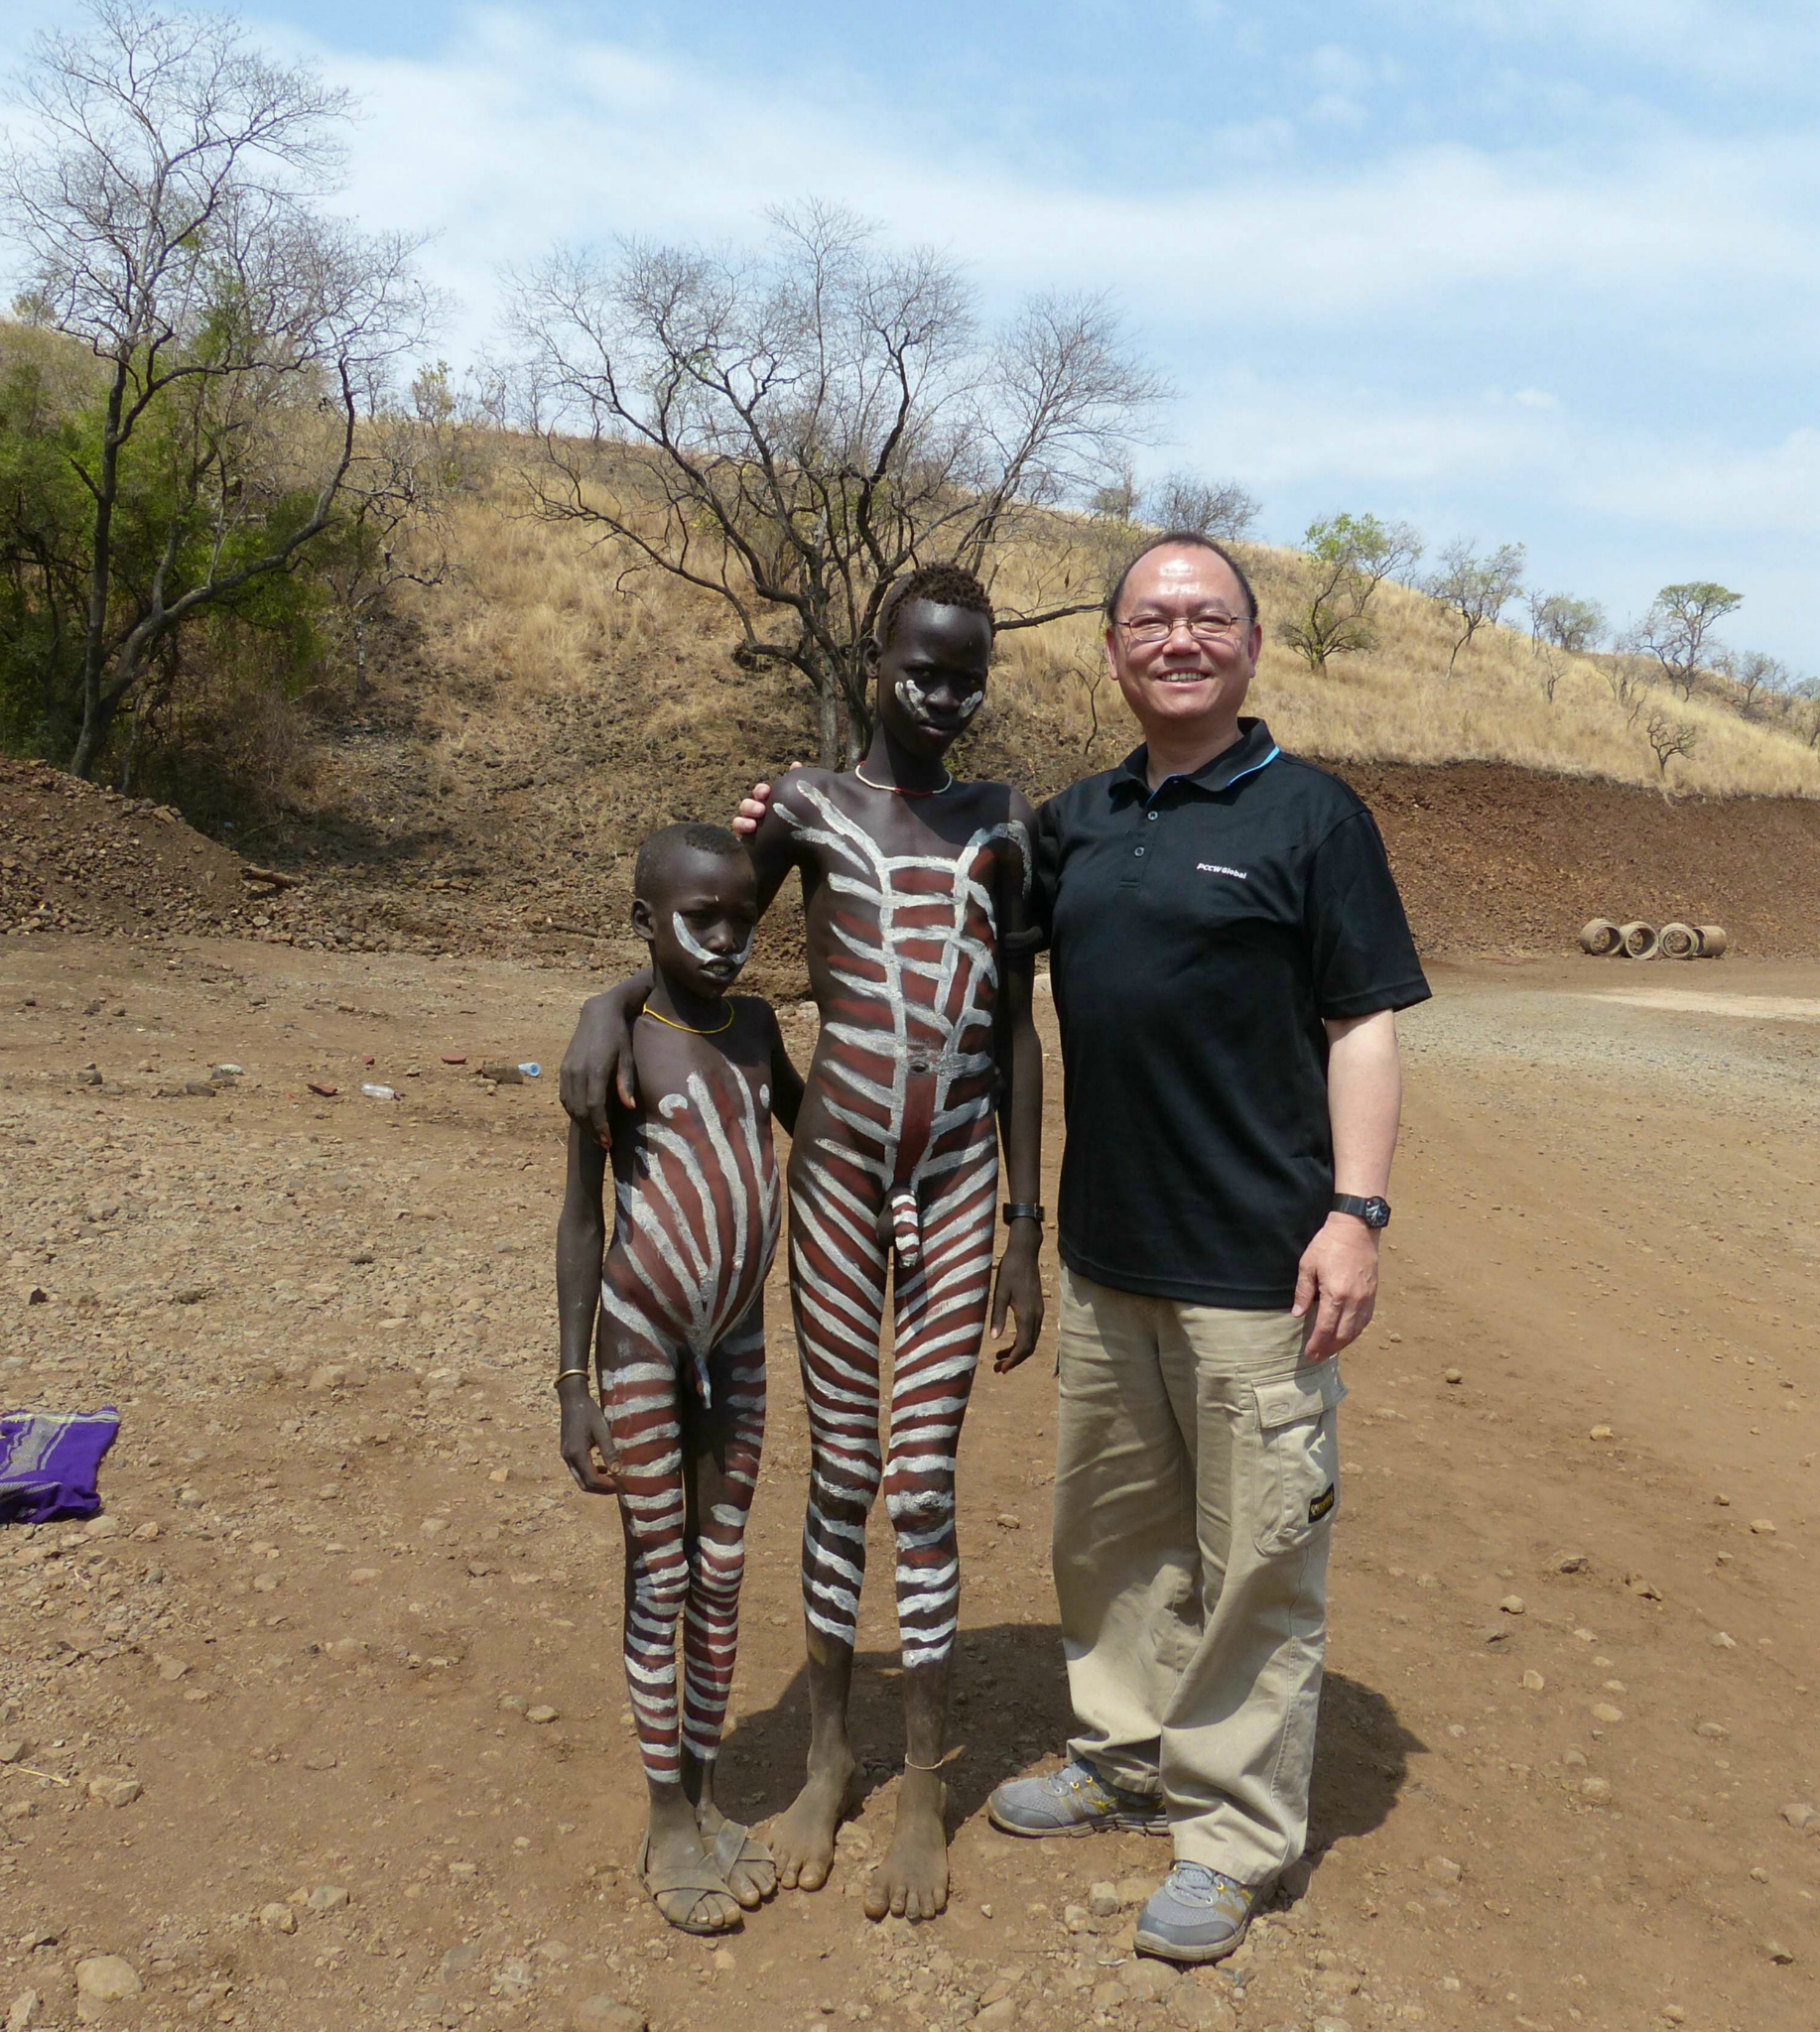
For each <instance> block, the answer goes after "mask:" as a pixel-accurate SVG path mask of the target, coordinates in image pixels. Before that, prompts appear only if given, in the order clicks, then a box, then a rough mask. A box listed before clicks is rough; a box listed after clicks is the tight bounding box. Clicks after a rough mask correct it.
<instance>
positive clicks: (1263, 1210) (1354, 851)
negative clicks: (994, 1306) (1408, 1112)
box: [1036, 719, 1429, 1311]
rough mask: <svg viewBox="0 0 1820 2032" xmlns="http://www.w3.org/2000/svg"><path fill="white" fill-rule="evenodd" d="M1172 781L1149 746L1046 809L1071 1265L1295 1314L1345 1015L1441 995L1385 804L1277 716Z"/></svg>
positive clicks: (1188, 1294)
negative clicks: (1407, 912)
mask: <svg viewBox="0 0 1820 2032" xmlns="http://www.w3.org/2000/svg"><path fill="white" fill-rule="evenodd" d="M1238 725H1239V731H1240V738H1239V740H1238V742H1237V744H1236V746H1235V747H1231V748H1228V749H1227V750H1226V752H1225V753H1224V754H1222V755H1217V756H1216V757H1215V758H1214V760H1213V761H1211V762H1210V763H1208V764H1207V765H1206V767H1205V768H1202V769H1198V770H1196V771H1195V773H1194V774H1193V775H1192V776H1172V777H1170V778H1169V779H1168V780H1167V781H1166V782H1165V783H1163V784H1161V785H1160V786H1159V787H1158V788H1157V789H1156V790H1155V791H1152V790H1151V789H1150V788H1149V786H1148V784H1147V783H1146V781H1145V773H1144V772H1145V764H1146V751H1145V750H1144V749H1143V748H1139V749H1137V751H1136V752H1135V753H1134V754H1132V755H1129V756H1127V757H1126V758H1125V760H1124V761H1123V762H1122V763H1121V764H1120V765H1119V767H1118V768H1116V769H1111V770H1107V771H1106V772H1105V774H1104V775H1101V776H1090V777H1087V778H1086V779H1085V780H1084V781H1082V782H1080V783H1076V784H1072V785H1070V787H1069V788H1068V789H1067V790H1065V791H1063V792H1062V793H1061V794H1060V795H1059V796H1058V797H1054V798H1051V799H1050V801H1049V802H1048V804H1046V805H1045V806H1044V807H1043V809H1042V811H1041V812H1040V813H1039V814H1038V818H1037V884H1036V887H1037V897H1036V914H1037V918H1038V921H1039V923H1040V924H1041V925H1042V926H1043V929H1044V931H1045V932H1046V933H1047V935H1048V938H1049V944H1050V953H1051V957H1050V979H1051V982H1052V984H1053V986H1054V989H1055V1003H1056V1014H1057V1017H1058V1018H1059V1020H1060V1023H1061V1029H1062V1072H1063V1089H1064V1106H1065V1109H1066V1112H1067V1122H1068V1141H1067V1147H1066V1148H1065V1150H1064V1151H1063V1154H1062V1192H1061V1207H1060V1219H1059V1227H1060V1239H1061V1250H1062V1260H1063V1261H1064V1262H1065V1263H1067V1264H1068V1265H1069V1267H1070V1268H1071V1269H1073V1270H1077V1271H1079V1272H1080V1273H1081V1274H1082V1275H1083V1276H1086V1277H1091V1278H1092V1279H1093V1280H1094V1281H1095V1282H1096V1283H1099V1284H1107V1285H1111V1286H1113V1287H1115V1288H1116V1289H1118V1290H1121V1291H1137V1292H1148V1293H1151V1294H1153V1295H1155V1296H1158V1297H1162V1298H1172V1299H1183V1300H1187V1301H1188V1302H1190V1303H1192V1304H1197V1305H1209V1306H1228V1307H1234V1308H1238V1309H1245V1310H1252V1311H1275V1310H1277V1309H1279V1308H1287V1307H1288V1306H1289V1305H1291V1304H1292V1303H1293V1301H1294V1296H1295V1279H1296V1266H1297V1263H1298V1261H1299V1260H1300V1257H1301V1254H1302V1251H1303V1249H1304V1248H1305V1247H1306V1246H1307V1245H1308V1242H1309V1241H1310V1239H1311V1238H1312V1237H1313V1235H1314V1234H1315V1232H1316V1230H1317V1229H1318V1228H1319V1227H1320V1226H1321V1223H1322V1222H1323V1221H1324V1220H1325V1219H1326V1218H1327V1215H1328V1211H1329V1205H1330V1202H1331V1199H1332V1196H1333V1189H1334V1162H1333V1142H1332V1137H1331V1133H1330V1129H1329V1124H1328V1115H1327V1033H1326V1031H1325V1030H1324V1029H1323V1027H1322V1019H1323V1018H1324V1017H1339V1016H1365V1015H1369V1014H1371V1013H1372V1012H1373V1011H1375V1010H1379V1009H1403V1008H1407V1007H1409V1005H1410V1004H1411V1003H1414V1002H1420V1001H1424V1000H1426V999H1427V996H1428V991H1429V990H1428V983H1427V982H1426V981H1425V980H1424V979H1423V977H1422V968H1421V963H1420V962H1419V961H1418V959H1417V958H1416V953H1415V946H1414V943H1413V941H1412V940H1411V939H1410V936H1409V925H1408V921H1407V920H1406V919H1405V917H1404V915H1403V906H1402V900H1401V899H1400V898H1399V897H1398V895H1397V893H1396V884H1395V882H1394V881H1393V880H1392V879H1391V875H1390V867H1389V863H1388V861H1387V860H1386V859H1385V857H1384V847H1383V841H1382V840H1381V839H1380V838H1379V836H1378V831H1377V827H1376V826H1375V825H1374V824H1373V822H1372V819H1371V815H1370V813H1369V812H1368V811H1366V809H1365V806H1364V805H1363V804H1362V803H1361V802H1360V801H1359V799H1358V798H1357V797H1355V796H1354V794H1353V793H1352V791H1350V790H1349V789H1348V788H1347V787H1346V785H1345V784H1343V783H1342V782H1340V781H1339V779H1338V778H1337V777H1333V776H1329V775H1328V774H1327V772H1326V771H1325V770H1321V769H1316V768H1314V767H1313V766H1312V765H1311V764H1309V763H1307V762H1302V761H1298V760H1297V759H1296V757H1295V756H1293V755H1285V754H1284V753H1283V752H1282V751H1281V749H1279V748H1278V747H1277V745H1276V743H1275V742H1274V741H1273V740H1272V739H1271V738H1270V730H1269V728H1268V727H1266V726H1265V725H1264V723H1263V721H1262V720H1261V719H1241V720H1240V721H1239V722H1238Z"/></svg>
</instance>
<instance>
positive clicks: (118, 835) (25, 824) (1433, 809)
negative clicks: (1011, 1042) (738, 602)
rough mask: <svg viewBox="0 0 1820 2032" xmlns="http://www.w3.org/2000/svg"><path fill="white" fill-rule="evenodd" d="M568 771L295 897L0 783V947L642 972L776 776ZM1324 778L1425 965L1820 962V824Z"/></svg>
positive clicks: (770, 951)
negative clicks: (675, 872) (186, 935)
mask: <svg viewBox="0 0 1820 2032" xmlns="http://www.w3.org/2000/svg"><path fill="white" fill-rule="evenodd" d="M556 745H557V747H558V748H559V750H562V749H563V748H564V742H563V740H562V739H561V738H560V737H559V738H558V740H557V743H556ZM765 745H768V743H767V742H766V739H765V735H764V733H763V732H762V731H760V732H758V733H757V734H756V737H755V740H754V746H755V747H762V746H765ZM1105 759H1109V758H1103V757H1102V756H1101V755H1100V754H1099V753H1096V755H1095V756H1094V757H1093V760H1095V761H1096V762H1104V760H1105ZM574 760H575V758H574V757H571V756H568V755H567V754H566V753H565V752H558V753H555V754H552V755H551V756H550V757H549V758H548V762H547V766H546V767H544V768H542V769H540V770H538V771H535V772H531V773H529V774H525V775H523V776H521V777H518V778H514V779H512V780H510V781H509V782H506V783H503V784H501V785H499V786H497V787H494V786H492V785H491V784H490V783H489V782H487V781H480V780H477V779H478V778H480V777H483V775H484V772H473V773H472V775H473V777H474V778H475V779H476V780H474V781H469V780H464V779H461V778H453V779H451V781H450V782H449V783H448V784H446V785H445V786H444V794H443V795H441V796H440V798H439V799H438V800H437V802H436V808H435V823H434V825H432V824H431V823H430V822H429V820H428V819H425V820H424V821H423V823H421V824H420V823H418V819H417V816H416V815H415V808H414V807H412V805H411V801H410V799H409V798H408V797H404V796H403V794H402V793H399V794H398V796H399V798H401V799H402V802H401V803H400V804H399V810H400V812H401V813H402V815H403V818H404V819H406V820H409V821H410V822H411V823H409V824H403V823H401V826H400V836H399V837H398V838H397V839H396V840H395V841H392V842H390V843H383V844H374V843H373V842H371V841H367V842H366V843H365V844H364V845H362V846H359V847H356V846H355V845H354V844H353V843H352V842H351V840H340V841H337V837H336V835H335V834H334V832H333V829H332V828H328V829H326V830H321V831H319V832H318V833H317V834H316V835H315V837H316V842H317V843H316V844H315V845H313V846H312V847H311V849H310V850H309V851H308V852H307V853H300V854H296V855H293V856H291V857H290V858H288V859H287V858H286V857H285V856H284V855H283V854H282V853H281V852H278V851H276V850H275V851H273V852H272V853H271V855H270V856H269V859H270V860H271V861H273V862H276V863H277V864H278V865H277V867H276V868H275V869H274V872H278V873H284V872H288V873H289V875H290V876H291V877H292V879H293V880H294V882H295V884H296V886H294V887H292V888H288V889H284V890H281V891H279V892H277V893H273V892H272V890H271V888H270V887H269V885H267V884H265V883H262V882H256V881H254V880H252V879H250V878H249V874H248V870H247V869H246V867H245V864H244V863H242V862H241V861H240V859H239V857H238V856H237V855H235V854H233V853H232V852H230V851H229V850H227V849H226V848H225V847H223V846H221V845H219V844H218V843H216V842H215V841H213V840H210V839H207V838H205V837H204V836H203V835H202V834H200V833H198V832H196V831H195V830H194V829H193V828H192V827H190V826H186V825H184V824H183V823H182V821H181V820H180V819H178V817H177V815H176V814H175V813H173V812H170V811H169V810H167V809H165V808H162V807H153V806H151V805H148V804H145V803H144V802H142V801H138V800H132V799H123V798H119V797H115V796H114V795H112V794H111V793H109V792H106V791H101V790H97V789H95V788H93V787H92V786H90V785H87V784H79V783H76V782H75V781H74V779H72V778H69V777H66V776H63V775H60V774H59V773H58V772H57V771H55V770H49V769H43V768H39V767H33V766H22V765H19V764H14V763H8V762H5V761H0V930H6V929H23V928H26V927H27V926H30V927H32V928H34V929H44V930H53V929H56V930H63V931H89V932H118V931H121V930H125V929H128V928H132V929H136V930H143V931H147V932H156V933H170V932H182V931H231V930H244V929H251V930H252V931H253V932H254V933H255V936H263V937H266V938H268V939H272V940H276V941H279V942H281V943H284V944H297V945H303V946H319V945H320V946H353V947H358V948H360V949H363V950H366V951H373V952H384V951H388V950H390V951H415V952H423V953H452V954H454V953H486V954H490V955H493V956H497V957H515V958H532V959H543V960H555V961H558V962H559V963H560V962H570V961H579V962H583V963H587V962H591V963H593V964H595V965H602V964H607V965H611V964H617V963H620V962H621V961H623V960H625V959H627V958H629V957H632V956H635V955H634V954H633V953H632V949H631V948H630V947H629V945H625V944H624V941H625V907H626V904H627V903H628V902H629V900H630V899H629V893H628V885H629V880H630V871H631V855H632V849H633V848H635V847H636V845H637V842H638V840H639V839H640V838H641V837H642V836H643V834H644V833H645V832H646V831H647V830H648V829H650V828H651V827H652V826H658V825H662V824H665V823H667V822H668V821H669V820H670V819H672V818H675V817H678V816H683V815H698V816H701V817H704V818H709V819H721V818H724V817H725V816H726V814H727V813H728V812H730V810H731V809H732V806H733V804H734V802H735V800H736V799H737V797H738V795H739V792H740V790H741V789H742V788H743V786H744V785H745V784H746V783H747V782H748V781H749V780H750V778H751V777H752V776H754V775H757V774H760V773H763V774H773V773H775V771H776V770H777V768H778V767H779V766H780V765H779V761H778V758H777V757H775V756H771V757H766V756H765V755H763V754H754V755H752V756H750V757H747V756H744V755H735V754H733V753H732V752H731V750H730V748H729V747H728V745H727V744H726V743H725V742H722V743H720V744H719V746H718V747H717V748H715V751H714V752H713V753H712V754H711V753H708V752H704V753H702V754H701V755H698V756H697V757H696V758H695V759H694V761H693V764H691V763H690V762H688V761H686V760H684V759H683V758H681V757H678V758H677V759H676V760H675V762H674V764H673V766H672V767H670V768H668V769H666V770H664V771H662V772H659V773H657V774H652V773H650V772H644V771H641V770H639V769H636V768H634V767H632V766H631V765H630V764H629V763H627V762H625V761H624V760H623V758H622V759H621V762H620V764H619V766H618V767H617V768H615V767H613V766H611V765H610V763H609V765H608V766H607V767H606V768H605V771H604V774H602V771H601V770H600V769H599V768H595V767H590V768H588V769H587V770H585V771H579V770H577V769H575V768H572V767H571V766H570V765H571V763H572V762H573V761H574ZM970 760H971V764H972V767H973V769H974V771H975V773H977V774H988V773H990V774H1001V773H1002V774H1004V775H1006V776H1009V777H1010V778H1012V779H1013V780H1014V781H1016V782H1018V783H1019V784H1021V785H1022V786H1023V787H1024V788H1026V789H1027V790H1028V791H1029V792H1030V793H1031V795H1032V796H1034V797H1042V796H1046V795H1048V794H1050V793H1051V792H1053V791H1055V790H1057V789H1059V788H1060V787H1061V785H1062V784H1063V783H1065V782H1066V781H1068V779H1069V777H1070V775H1071V774H1072V773H1074V772H1075V771H1076V770H1077V769H1078V767H1079V762H1078V760H1076V759H1074V758H1069V757H1058V756H1056V755H1055V754H1054V753H1053V752H1046V753H1044V754H1041V755H1037V754H1034V753H1031V754H1021V753H1019V752H1017V751H1016V749H1015V747H1014V745H1007V744H1006V742H1005V741H1004V740H1003V739H1002V737H1001V738H996V739H994V738H992V737H990V736H988V737H987V738H985V739H982V740H981V741H980V742H979V743H978V744H977V747H976V752H975V753H974V754H973V755H972V756H971V758H970ZM1330 766H1334V767H1336V768H1337V770H1338V773H1339V774H1341V775H1343V776H1344V777H1345V778H1346V780H1347V781H1348V782H1349V783H1351V784H1352V785H1353V786H1354V787H1355V789H1357V790H1358V791H1359V793H1360V795H1361V796H1362V797H1364V798H1365V800H1366V802H1367V803H1368V804H1369V805H1370V806H1371V808H1372V810H1373V811H1374V812H1375V813H1376V814H1377V818H1378V823H1379V825H1380V826H1382V828H1383V833H1384V837H1385V840H1386V841H1387V843H1388V845H1389V849H1390V856H1391V860H1392V862H1393V863H1394V865H1395V868H1396V873H1397V879H1398V881H1399V882H1400V883H1401V885H1402V889H1403V895H1404V899H1405V901H1406V902H1407V904H1408V906H1409V915H1410V919H1411V921H1412V923H1413V924H1414V926H1415V932H1416V939H1417V942H1418V944H1419V945H1420V946H1421V948H1422V950H1423V951H1424V952H1425V953H1431V954H1437V955H1440V954H1445V955H1449V956H1470V955H1473V954H1477V953H1530V954H1549V953H1567V952H1571V951H1572V950H1573V944H1574V938H1575V934H1576V933H1577V932H1578V930H1579V928H1580V926H1581V925H1582V924H1584V923H1585V921H1586V920H1587V919H1588V918H1590V917H1612V918H1618V919H1625V918H1633V917H1641V918H1648V919H1650V920H1652V921H1654V922H1657V923H1659V922H1662V921H1663V920H1665V919H1669V918H1681V919H1685V920H1687V921H1689V922H1691V923H1699V924H1723V925H1724V926H1725V927H1726V929H1727V930H1728V931H1729V932H1730V934H1731V936H1732V950H1733V951H1734V952H1735V953H1741V954H1749V955H1752V956H1754V957H1757V958H1800V957H1805V956H1809V955H1812V954H1814V953H1820V802H1815V801H1812V800H1806V799H1796V798H1726V799H1675V800H1669V799H1665V798H1663V797H1661V796H1660V795H1658V794H1657V793H1655V792H1652V791H1647V790H1638V789H1635V788H1633V787H1631V786H1627V785H1624V784H1614V783H1606V782H1600V781H1596V780H1594V779H1591V778H1583V777H1566V776H1548V775H1542V774H1539V773H1536V772H1534V771H1530V770H1523V769H1513V768H1509V767H1507V766H1505V765H1503V764H1500V763H1486V762H1461V763H1453V764H1449V765H1447V766H1446V767H1442V768H1417V767H1412V766H1409V765H1405V764H1398V763H1343V764H1338V765H1330ZM584 779H585V781H584ZM395 788H396V787H395ZM786 902H788V900H787V899H786ZM797 946H798V940H797V938H796V936H795V920H794V911H793V907H789V908H786V910H785V911H784V912H783V913H782V915H781V916H780V917H779V921H778V924H777V926H776V927H775V929H774V930H771V931H770V932H769V933H768V936H767V937H766V939H765V940H764V941H763V942H762V945H761V958H762V960H763V971H764V979H763V980H762V981H760V982H757V983H756V984H757V985H759V986H760V987H761V989H762V990H763V991H765V992H768V993H772V994H779V995H786V996H787V995H790V994H791V993H793V992H795V993H800V992H801V991H802V983H801V981H800V979H799V978H798V975H799V974H800V967H798V966H797V965H796V964H795V961H794V958H793V954H794V953H795V952H796V950H797Z"/></svg>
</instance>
